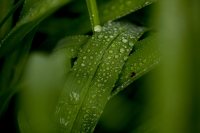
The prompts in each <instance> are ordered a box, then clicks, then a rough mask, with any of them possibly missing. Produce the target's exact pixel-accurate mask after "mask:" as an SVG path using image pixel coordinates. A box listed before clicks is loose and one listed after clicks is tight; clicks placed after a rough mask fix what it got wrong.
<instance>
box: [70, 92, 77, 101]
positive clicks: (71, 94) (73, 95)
mask: <svg viewBox="0 0 200 133" xmlns="http://www.w3.org/2000/svg"><path fill="white" fill-rule="evenodd" d="M70 100H71V101H78V100H79V94H78V93H76V92H73V91H72V92H71V93H70Z"/></svg>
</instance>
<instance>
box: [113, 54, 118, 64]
mask: <svg viewBox="0 0 200 133" xmlns="http://www.w3.org/2000/svg"><path fill="white" fill-rule="evenodd" d="M115 58H116V59H117V58H119V55H115ZM112 63H113V64H114V62H112Z"/></svg>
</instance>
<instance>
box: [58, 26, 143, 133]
mask: <svg viewBox="0 0 200 133" xmlns="http://www.w3.org/2000/svg"><path fill="white" fill-rule="evenodd" d="M143 33H144V29H143V28H141V27H137V26H132V25H129V24H124V23H108V24H106V25H105V26H104V27H103V28H102V31H101V32H96V34H94V35H93V36H92V38H91V39H90V40H89V41H88V43H87V44H86V45H84V47H83V49H82V52H81V53H80V55H79V56H78V59H77V61H76V62H75V65H74V66H73V68H72V70H71V71H70V73H69V74H68V76H67V80H66V82H65V86H64V88H63V91H62V92H61V96H60V98H59V101H58V105H57V107H56V123H57V126H58V130H59V132H65V133H66V132H92V131H93V130H94V127H95V125H96V123H97V121H98V119H99V117H100V115H101V113H102V111H103V108H104V106H105V104H106V103H107V101H108V97H109V96H110V92H111V91H112V88H113V87H114V85H115V83H116V81H117V79H118V76H119V74H120V72H121V69H122V67H123V65H124V63H125V61H126V59H127V56H128V55H129V53H130V51H131V50H132V48H133V46H134V45H132V43H133V44H134V43H135V42H136V41H137V39H138V38H139V37H140V36H141V35H142V34H143ZM129 41H132V43H131V45H130V43H129Z"/></svg>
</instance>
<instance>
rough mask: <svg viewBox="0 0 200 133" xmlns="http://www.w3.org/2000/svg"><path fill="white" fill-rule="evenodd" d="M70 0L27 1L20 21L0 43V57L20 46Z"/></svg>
mask: <svg viewBox="0 0 200 133" xmlns="http://www.w3.org/2000/svg"><path fill="white" fill-rule="evenodd" d="M68 2H70V0H42V1H38V0H25V1H24V7H23V10H22V13H21V17H20V20H19V21H18V22H17V24H16V26H15V27H14V28H13V29H12V30H11V31H10V33H9V34H8V35H7V36H6V37H5V38H4V39H3V40H2V41H1V42H0V57H2V56H4V55H5V54H6V53H7V52H10V50H12V49H14V48H15V47H16V46H17V45H20V44H19V43H20V41H21V40H22V39H23V38H24V37H25V36H26V34H28V33H29V32H30V31H31V30H32V29H33V28H34V27H36V26H37V25H38V24H39V23H40V22H41V21H42V20H43V19H45V18H46V17H47V16H49V15H50V14H51V13H53V12H54V11H55V10H56V9H58V8H59V7H61V6H63V5H64V4H66V3H68Z"/></svg>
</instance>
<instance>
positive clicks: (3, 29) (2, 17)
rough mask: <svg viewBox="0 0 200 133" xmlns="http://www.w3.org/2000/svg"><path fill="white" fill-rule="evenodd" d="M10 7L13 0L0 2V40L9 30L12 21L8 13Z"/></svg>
mask: <svg viewBox="0 0 200 133" xmlns="http://www.w3.org/2000/svg"><path fill="white" fill-rule="evenodd" d="M12 6H13V0H1V1H0V39H2V38H3V37H4V36H5V34H6V33H7V32H8V31H9V30H10V28H11V25H12V19H11V17H10V15H9V11H10V10H11V9H12ZM7 14H8V15H7ZM6 15H7V16H6Z"/></svg>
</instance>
